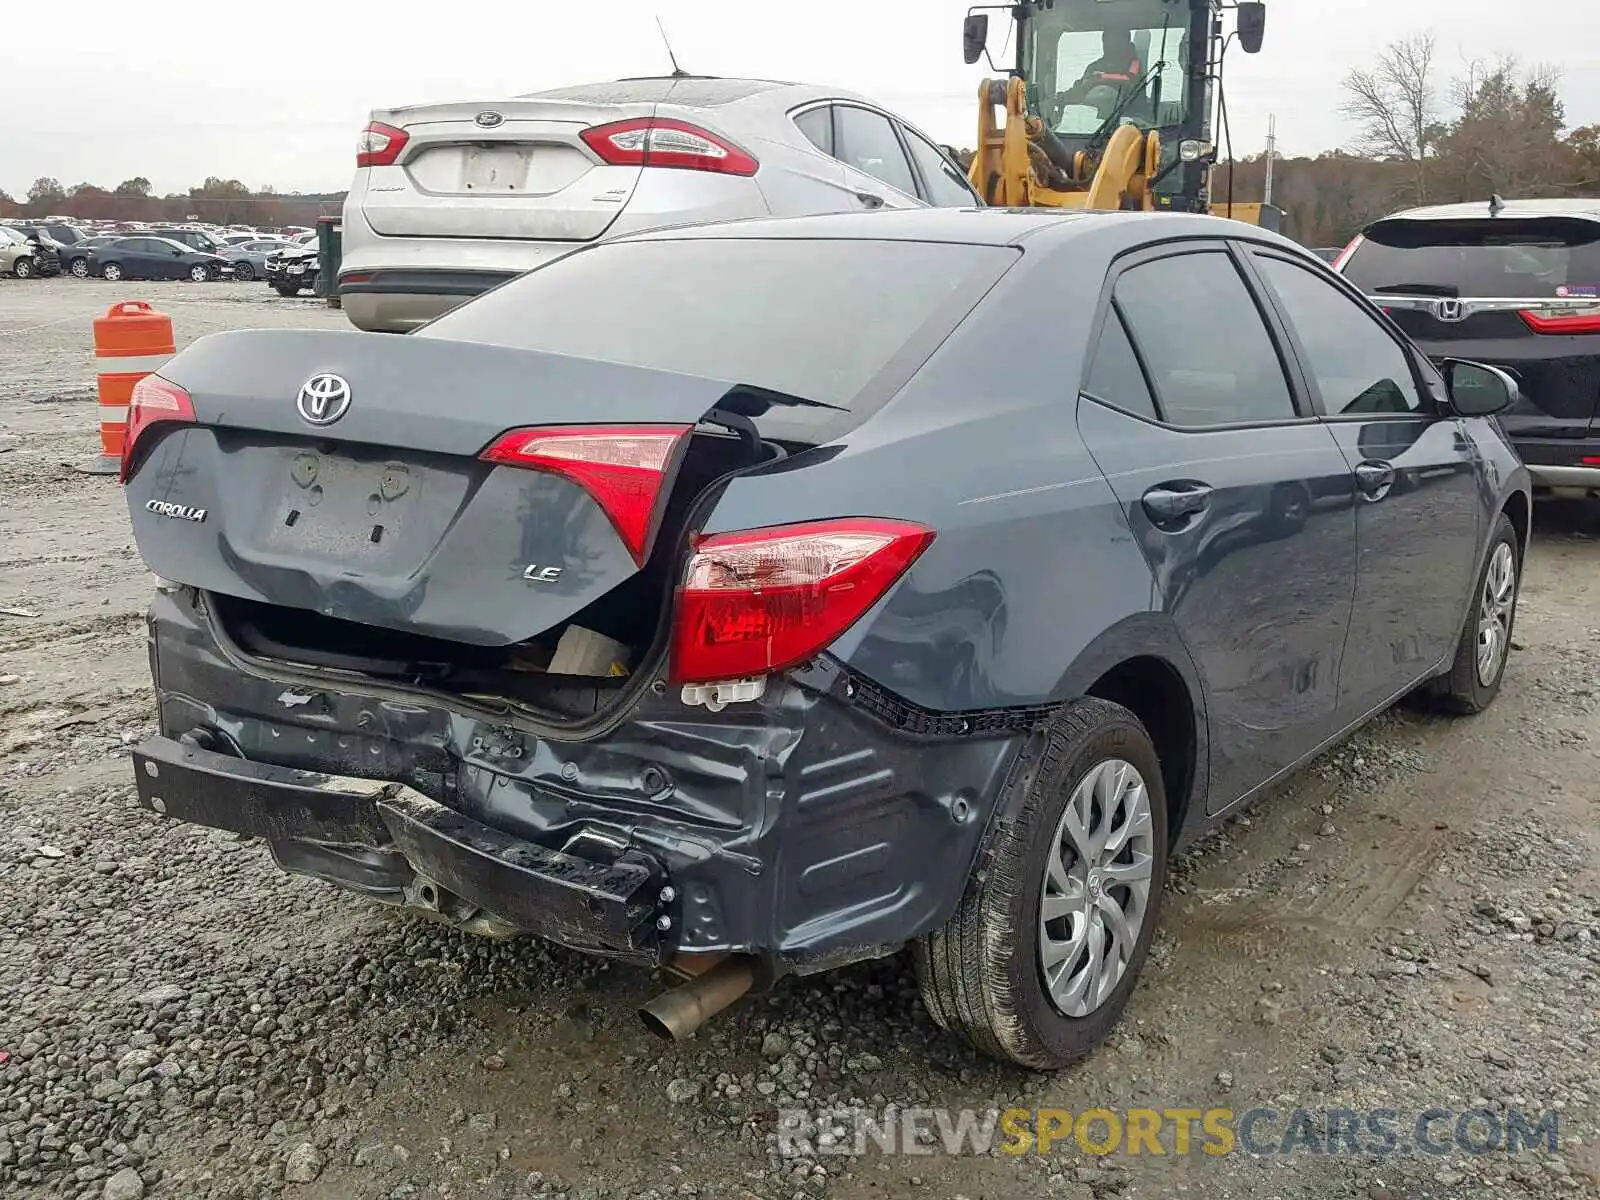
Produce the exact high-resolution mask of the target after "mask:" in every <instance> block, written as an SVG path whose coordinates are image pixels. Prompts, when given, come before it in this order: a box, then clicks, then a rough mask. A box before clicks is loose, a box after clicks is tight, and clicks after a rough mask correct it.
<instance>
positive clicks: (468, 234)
mask: <svg viewBox="0 0 1600 1200" xmlns="http://www.w3.org/2000/svg"><path fill="white" fill-rule="evenodd" d="M652 110H653V106H652V105H649V104H598V103H591V102H586V101H581V100H564V99H526V98H524V99H514V100H496V101H485V102H482V103H479V102H476V101H464V102H459V103H452V104H427V105H418V106H413V107H405V108H393V109H380V110H376V111H374V112H373V114H372V119H373V120H374V121H381V122H383V123H384V124H386V125H392V126H395V127H396V128H398V129H401V130H404V131H405V134H406V137H407V141H406V144H405V147H404V149H403V150H402V151H401V153H400V157H399V160H398V161H397V162H396V163H395V164H394V165H393V166H386V167H369V168H367V172H368V174H367V181H366V189H365V191H364V193H363V195H362V197H361V206H362V211H363V213H364V214H365V215H366V218H367V221H368V223H369V224H370V225H371V226H372V228H373V229H374V230H376V231H377V232H378V233H380V234H391V235H405V236H411V237H441V238H450V237H460V238H535V239H539V240H541V241H580V242H581V241H592V240H594V239H595V238H598V237H600V236H601V235H602V234H604V233H605V231H606V230H607V229H608V228H609V227H610V226H611V223H612V222H613V221H615V220H616V219H617V215H618V214H619V213H621V212H622V210H623V208H624V207H626V205H627V203H628V200H629V199H630V198H631V196H632V195H633V189H634V187H635V185H636V184H637V183H638V180H639V173H640V168H638V167H624V166H608V165H606V164H604V163H602V162H601V161H600V159H599V157H598V156H597V155H596V154H595V153H594V152H593V151H592V150H590V149H589V148H588V147H587V146H586V145H584V143H583V140H582V138H581V137H580V136H579V135H580V134H581V133H582V132H583V131H584V130H585V129H588V128H589V127H591V126H594V125H604V124H607V123H608V122H611V121H620V120H625V119H627V118H629V117H640V116H649V115H650V113H651V111H652Z"/></svg>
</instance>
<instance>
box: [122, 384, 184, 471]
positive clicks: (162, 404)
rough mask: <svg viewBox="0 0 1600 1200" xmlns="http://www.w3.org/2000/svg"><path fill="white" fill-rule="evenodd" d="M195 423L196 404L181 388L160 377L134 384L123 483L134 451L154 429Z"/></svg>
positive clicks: (123, 461)
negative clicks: (152, 427) (163, 423)
mask: <svg viewBox="0 0 1600 1200" xmlns="http://www.w3.org/2000/svg"><path fill="white" fill-rule="evenodd" d="M194 420H195V416H194V401H192V400H190V399H189V393H188V392H186V391H184V390H183V389H182V388H181V387H179V386H178V385H177V384H175V383H172V382H171V381H169V380H166V379H163V378H161V376H159V375H146V376H145V377H144V378H143V379H141V380H139V382H138V383H136V384H134V385H133V396H132V398H131V399H130V400H129V401H128V433H127V437H126V438H125V439H124V440H123V443H122V466H121V470H120V471H119V473H118V478H119V479H120V480H121V482H123V483H127V482H128V472H129V468H130V467H131V465H132V463H133V451H134V447H135V446H137V445H138V444H139V438H140V437H141V436H143V434H144V433H145V432H146V431H147V430H148V429H149V428H150V427H151V426H152V425H159V424H160V423H162V422H163V421H177V422H181V423H184V424H190V425H192V424H193V423H194Z"/></svg>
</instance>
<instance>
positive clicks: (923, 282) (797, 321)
mask: <svg viewBox="0 0 1600 1200" xmlns="http://www.w3.org/2000/svg"><path fill="white" fill-rule="evenodd" d="M1018 253H1019V252H1018V251H1017V250H1015V249H1014V248H1010V247H1005V246H973V245H959V244H948V243H935V242H910V241H904V242H902V241H861V240H839V241H832V240H802V239H766V238H686V239H683V240H677V241H641V242H613V243H609V244H602V245H599V246H596V247H594V248H593V249H589V250H580V251H577V252H575V253H573V254H571V255H568V256H567V257H566V258H563V259H558V260H557V261H555V262H552V263H550V264H549V265H548V266H545V267H541V268H539V269H537V270H534V271H530V272H528V273H527V274H526V275H523V276H521V277H520V278H518V279H515V280H513V281H511V282H510V283H507V284H505V285H503V286H501V287H498V288H496V289H494V290H493V291H490V292H486V293H484V294H483V295H482V296H480V297H478V298H477V299H475V300H472V301H469V302H468V303H467V304H464V305H462V306H461V307H460V308H457V309H454V310H453V311H451V312H449V313H446V314H445V315H444V316H442V317H440V318H438V319H437V320H435V321H433V322H431V323H430V324H428V325H427V326H426V327H424V328H423V329H419V330H418V331H417V335H420V336H425V337H441V338H451V339H454V340H457V341H467V342H487V343H491V344H496V345H504V346H515V347H519V348H522V349H529V350H543V351H548V352H551V353H556V354H567V355H573V356H576V357H580V358H597V359H604V360H607V361H610V362H619V363H627V364H629V365H632V366H642V367H651V368H654V369H657V370H666V371H678V372H682V373H685V374H690V375H702V376H707V377H710V378H712V379H725V380H727V381H729V382H730V383H738V384H745V385H749V386H752V387H758V388H763V389H766V390H768V391H773V392H781V393H784V394H785V395H788V396H793V397H799V398H801V399H803V400H809V401H814V402H819V403H820V404H824V405H830V406H832V408H831V409H830V408H804V407H775V408H773V409H772V410H771V411H770V412H768V413H767V414H766V415H764V416H762V417H758V418H757V421H756V423H757V425H758V426H760V428H761V432H762V433H763V435H764V436H766V437H770V438H774V439H777V440H780V441H781V440H794V441H801V442H806V443H811V444H815V443H817V442H821V441H827V440H829V439H831V438H834V437H837V436H839V435H840V434H841V433H843V432H844V431H845V430H847V429H850V428H853V427H854V426H856V425H858V424H860V422H861V421H863V420H865V418H866V417H867V415H868V414H869V413H870V412H872V411H873V410H874V409H875V408H877V407H879V406H881V405H882V404H883V403H884V401H886V400H887V399H888V398H889V397H890V396H891V395H892V394H893V393H894V392H895V391H896V390H898V388H899V387H900V385H902V384H903V383H904V382H905V381H906V379H908V378H910V376H911V374H912V372H914V371H915V370H916V368H917V367H918V366H920V365H921V363H922V362H923V361H924V360H925V359H926V358H927V356H928V355H929V354H931V353H932V352H933V350H934V349H935V348H936V347H937V346H938V344H939V342H941V341H943V340H944V338H945V337H946V336H948V335H949V333H950V331H951V330H953V329H954V328H955V327H956V325H957V324H959V323H960V321H961V319H962V317H964V316H965V315H966V314H967V313H968V312H969V311H971V309H972V307H973V306H974V305H975V304H976V303H977V302H978V300H979V299H980V298H981V297H982V296H983V294H984V292H985V291H987V290H988V288H989V287H991V286H992V285H993V284H994V283H995V281H996V280H998V279H999V278H1000V276H1001V275H1002V274H1004V272H1005V270H1006V268H1007V267H1008V266H1010V265H1011V264H1012V263H1014V262H1015V261H1016V259H1017V257H1018ZM840 409H842V410H845V411H843V412H840V411H838V410H840Z"/></svg>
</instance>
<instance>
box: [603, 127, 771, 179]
mask: <svg viewBox="0 0 1600 1200" xmlns="http://www.w3.org/2000/svg"><path fill="white" fill-rule="evenodd" d="M580 136H581V137H582V138H583V140H584V144H585V145H587V146H588V147H589V149H591V150H593V151H594V152H595V153H596V154H598V155H599V156H600V158H601V161H603V162H605V163H607V164H608V165H610V166H613V167H678V168H680V169H683V170H689V171H712V172H715V173H716V174H719V175H754V174H755V173H756V170H757V169H758V168H759V166H760V164H759V163H757V162H756V160H755V159H754V158H752V157H750V155H748V154H746V153H745V152H744V151H743V150H741V149H739V148H738V147H737V146H735V145H734V144H733V143H732V142H729V141H727V140H725V139H724V138H721V137H718V136H717V135H716V134H714V133H711V132H709V131H708V130H705V129H702V128H700V126H698V125H691V124H689V123H688V122H687V121H673V120H668V119H665V118H660V117H635V118H633V119H632V120H627V121H616V122H613V123H612V124H610V125H595V126H593V127H592V128H589V129H585V130H584V131H583V133H582V134H581V135H580Z"/></svg>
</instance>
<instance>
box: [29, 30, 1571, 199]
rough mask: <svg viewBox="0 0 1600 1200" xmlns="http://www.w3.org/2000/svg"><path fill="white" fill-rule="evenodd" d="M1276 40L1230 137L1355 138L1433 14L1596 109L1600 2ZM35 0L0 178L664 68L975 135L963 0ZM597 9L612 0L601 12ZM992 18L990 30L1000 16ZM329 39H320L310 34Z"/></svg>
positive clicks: (188, 175)
mask: <svg viewBox="0 0 1600 1200" xmlns="http://www.w3.org/2000/svg"><path fill="white" fill-rule="evenodd" d="M1267 8H1268V18H1267V38H1266V47H1265V49H1264V50H1263V51H1262V53H1261V54H1260V55H1258V56H1256V57H1254V58H1251V57H1249V56H1246V55H1244V54H1241V53H1238V52H1237V51H1235V52H1234V53H1231V54H1230V55H1229V62H1228V84H1229V92H1228V100H1229V104H1228V107H1229V110H1230V114H1231V117H1232V125H1233V137H1234V143H1235V149H1236V152H1238V153H1240V154H1245V153H1250V152H1253V151H1257V150H1259V149H1260V148H1261V147H1262V144H1263V140H1264V136H1265V131H1266V122H1267V114H1268V113H1271V112H1275V113H1276V114H1277V117H1278V133H1279V139H1280V150H1281V151H1282V152H1284V153H1287V154H1295V153H1315V152H1317V151H1319V150H1323V149H1327V148H1332V147H1335V146H1338V145H1340V144H1341V143H1343V142H1346V141H1347V140H1348V139H1349V137H1350V135H1351V130H1350V129H1349V127H1348V126H1347V124H1346V123H1345V122H1344V121H1343V120H1342V118H1341V117H1340V116H1339V112H1338V106H1339V101H1340V98H1341V97H1340V88H1339V81H1340V79H1341V78H1342V77H1343V75H1344V73H1345V71H1346V70H1348V69H1349V67H1350V66H1351V65H1352V64H1360V63H1366V62H1369V61H1370V60H1371V59H1372V58H1373V57H1374V56H1375V55H1376V54H1377V53H1378V52H1379V51H1380V50H1381V49H1382V48H1383V46H1384V45H1385V44H1386V43H1388V42H1389V41H1391V40H1393V39H1394V38H1396V37H1399V36H1402V35H1405V34H1407V33H1411V32H1414V31H1418V30H1426V29H1432V30H1433V31H1434V32H1435V33H1436V34H1437V36H1438V39H1439V55H1440V60H1441V66H1442V67H1443V68H1444V69H1445V71H1446V72H1447V73H1450V72H1454V71H1455V70H1457V69H1458V68H1459V66H1460V65H1461V64H1462V63H1464V62H1465V61H1466V60H1468V59H1471V58H1474V57H1478V56H1492V55H1495V54H1499V53H1502V52H1508V53H1513V54H1516V55H1518V56H1519V57H1520V58H1522V59H1523V60H1524V61H1526V62H1528V63H1548V64H1551V65H1553V66H1555V67H1557V68H1559V69H1560V70H1561V71H1562V73H1563V77H1564V87H1563V96H1564V98H1565V100H1566V104H1567V115H1568V118H1569V121H1570V123H1571V124H1573V125H1583V124H1589V123H1594V122H1600V0H1269V3H1268V6H1267ZM51 11H52V10H48V9H41V8H38V7H37V6H30V7H29V8H28V12H29V13H30V14H31V15H30V16H28V17H27V18H26V19H25V20H21V21H12V22H10V23H9V29H8V36H5V37H0V188H5V189H6V190H7V191H9V192H11V193H12V194H13V195H15V196H17V197H19V198H20V197H21V196H22V194H23V193H24V192H25V191H26V190H27V189H28V187H29V185H30V184H31V183H32V182H33V180H34V179H35V178H36V177H38V176H41V175H52V176H55V177H56V178H57V179H59V180H60V181H61V182H62V183H63V184H64V185H66V186H69V187H70V186H71V185H72V184H74V183H77V182H79V181H83V180H87V181H89V182H92V183H98V184H100V185H101V186H104V187H114V186H115V185H116V184H117V183H118V182H119V181H120V180H122V179H125V178H128V177H130V176H133V175H144V176H146V177H148V178H149V179H150V180H151V182H152V184H153V185H154V187H155V190H156V191H157V192H158V193H162V192H168V191H178V190H181V189H184V188H187V187H189V186H190V185H192V184H198V183H199V182H200V181H201V179H202V178H203V177H204V176H206V175H219V176H222V177H224V178H237V179H240V180H242V181H243V182H244V183H245V184H247V185H248V186H250V187H252V188H254V187H259V186H261V185H263V184H271V185H273V186H274V187H277V188H278V189H279V190H282V191H290V190H298V191H337V190H341V189H343V188H344V187H346V186H348V184H349V180H350V173H351V171H352V170H353V168H354V150H353V146H354V141H355V136H356V133H357V131H358V130H359V129H360V127H361V126H362V125H363V124H364V123H365V120H366V114H367V110H368V109H370V108H373V107H381V106H384V105H391V104H406V103H420V102H426V101H430V100H450V99H479V98H482V99H492V98H495V97H498V96H504V95H509V94H514V93H517V92H525V91H532V90H536V89H539V88H545V87H554V86H558V85H561V84H569V83H580V82H586V81H592V80H599V79H611V78H615V77H617V76H622V75H638V74H658V73H664V72H665V70H666V69H667V62H666V56H665V54H664V52H663V50H662V48H661V41H660V36H659V35H658V34H657V32H656V26H655V21H654V15H655V14H659V15H660V17H661V20H662V22H663V24H665V26H666V28H667V32H668V35H669V36H670V37H671V39H672V43H673V47H674V49H675V50H676V51H677V53H678V59H679V61H680V63H681V64H682V65H683V67H684V68H685V69H686V70H689V71H693V72H696V73H699V74H720V75H755V76H762V77H766V78H773V79H797V80H804V81H807V82H817V83H832V84H836V85H839V86H842V87H847V88H851V89H854V90H857V91H861V92H865V93H866V94H868V95H870V96H872V97H874V98H875V99H877V100H878V101H879V102H880V103H882V104H884V105H886V106H888V107H890V108H893V109H896V110H898V111H899V112H901V113H902V114H903V115H905V116H906V117H908V118H909V119H910V120H911V121H912V122H913V123H914V124H917V125H920V126H921V127H922V128H923V129H925V130H926V131H927V132H929V133H930V134H932V135H934V137H935V138H936V139H937V140H939V141H942V142H947V143H952V144H955V145H970V144H971V143H972V141H973V126H974V124H975V113H974V104H973V99H972V97H973V95H974V93H975V91H976V87H977V82H978V80H979V79H980V78H981V77H982V74H983V72H982V71H980V70H978V69H977V68H971V67H966V66H964V65H963V64H962V62H961V54H960V27H961V17H962V15H963V14H964V13H965V11H966V0H876V2H874V0H738V2H736V0H604V3H597V2H596V0H449V2H446V3H441V2H439V0H428V2H426V3H424V2H422V0H384V2H379V0H362V2H360V3H350V2H349V0H345V2H342V3H341V2H339V0H324V2H321V3H308V2H306V0H277V2H276V3H269V4H259V3H242V2H240V0H211V2H210V3H201V4H195V3H192V2H184V3H178V2H176V0H140V3H138V4H137V5H131V6H130V5H129V4H127V3H126V2H125V0H74V3H73V4H71V5H70V6H68V7H67V8H66V9H63V10H61V15H60V17H59V19H58V18H57V17H54V16H51V15H49V13H50V12H51ZM602 14H603V15H602ZM1005 24H1006V22H1005V21H1003V20H1000V21H996V22H995V30H996V34H995V44H994V48H995V50H996V51H998V49H999V43H1000V36H1001V33H1000V31H1001V29H1002V27H1003V26H1004V25H1005ZM322 48H325V49H326V50H327V51H328V55H327V58H326V59H325V60H323V59H322V58H320V57H319V54H318V51H319V49H322Z"/></svg>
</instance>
